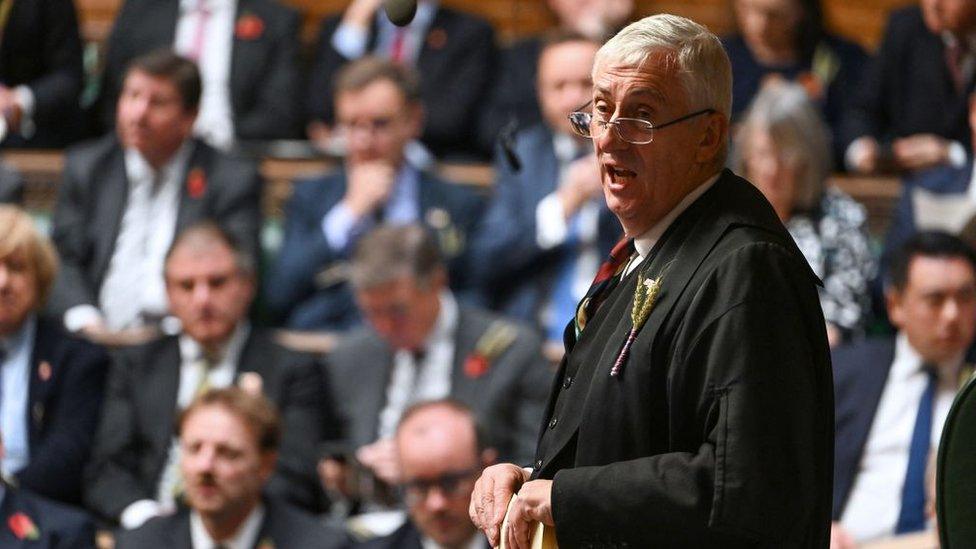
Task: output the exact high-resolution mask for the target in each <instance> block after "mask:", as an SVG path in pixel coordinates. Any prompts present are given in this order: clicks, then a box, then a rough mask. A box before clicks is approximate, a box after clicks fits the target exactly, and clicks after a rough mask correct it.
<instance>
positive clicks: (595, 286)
mask: <svg viewBox="0 0 976 549" xmlns="http://www.w3.org/2000/svg"><path fill="white" fill-rule="evenodd" d="M632 255H634V239H632V238H623V239H621V240H620V242H617V244H615V245H614V247H613V249H612V250H610V256H609V257H607V259H606V260H605V261H604V262H603V263H602V264H600V269H599V270H597V272H596V276H595V277H594V278H593V282H592V283H591V284H590V289H589V290H587V291H586V295H585V296H583V299H582V300H581V301H580V303H579V305H578V306H577V308H576V317H575V318H574V319H573V321H572V322H571V323H570V326H568V327H567V333H565V334H564V336H563V340H564V341H565V342H566V343H567V345H566V349H567V350H568V349H570V348H571V347H572V345H573V344H575V343H576V340H577V339H578V338H579V335H580V334H581V333H582V332H583V330H584V329H585V328H586V323H587V321H588V320H589V319H591V318H593V315H595V314H596V312H597V310H598V309H599V308H600V305H602V304H603V301H604V300H605V299H606V298H607V296H608V295H610V292H611V291H612V290H613V288H614V287H615V286H616V285H617V283H618V282H620V279H621V278H623V271H624V267H626V265H627V263H628V260H629V259H630V258H631V256H632ZM570 328H571V329H572V332H571V333H570V332H569V330H570ZM570 338H571V339H570ZM570 343H571V344H570Z"/></svg>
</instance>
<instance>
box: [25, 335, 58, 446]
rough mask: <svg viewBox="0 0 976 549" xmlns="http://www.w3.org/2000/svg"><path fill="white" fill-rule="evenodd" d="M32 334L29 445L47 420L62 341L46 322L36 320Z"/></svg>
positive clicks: (29, 378)
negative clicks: (48, 405)
mask: <svg viewBox="0 0 976 549" xmlns="http://www.w3.org/2000/svg"><path fill="white" fill-rule="evenodd" d="M36 326H37V328H36V329H35V331H34V346H33V349H31V356H30V359H29V360H30V362H28V364H27V368H28V380H27V383H28V397H27V412H28V429H27V437H28V441H29V445H33V443H34V442H35V441H36V440H37V439H38V437H39V436H40V432H41V431H42V430H43V427H44V421H45V419H47V414H46V412H47V402H48V400H49V397H50V392H51V389H52V388H53V387H54V385H55V377H57V376H58V375H60V371H55V367H59V366H60V365H61V353H62V346H61V339H60V338H59V337H57V333H56V329H53V328H52V327H50V326H49V325H48V323H47V321H45V320H43V319H40V318H39V319H37V325H36Z"/></svg>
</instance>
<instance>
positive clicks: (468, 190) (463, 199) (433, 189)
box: [420, 172, 484, 212]
mask: <svg viewBox="0 0 976 549" xmlns="http://www.w3.org/2000/svg"><path fill="white" fill-rule="evenodd" d="M420 184H421V185H424V186H426V187H427V188H428V191H429V195H430V196H431V197H432V198H433V199H434V201H435V202H440V203H441V205H442V206H444V207H446V208H449V209H454V210H461V211H465V212H467V211H469V210H471V209H472V208H477V207H479V206H480V205H482V204H483V203H484V198H483V197H482V196H481V195H479V194H478V193H477V192H476V191H475V189H474V188H473V187H471V186H470V185H466V184H464V183H458V182H455V181H448V180H446V179H443V178H441V177H440V176H439V175H437V174H434V173H431V172H421V173H420Z"/></svg>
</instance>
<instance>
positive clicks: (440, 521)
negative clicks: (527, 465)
mask: <svg viewBox="0 0 976 549" xmlns="http://www.w3.org/2000/svg"><path fill="white" fill-rule="evenodd" d="M396 454H397V459H398V461H399V465H400V469H401V473H402V477H403V482H402V484H401V486H400V488H401V491H402V493H403V499H404V501H405V502H406V504H407V510H408V511H409V513H410V520H408V521H407V522H406V523H405V524H404V525H403V526H401V527H400V528H399V529H398V530H397V531H396V532H394V533H393V534H391V535H390V536H387V537H384V538H379V539H376V540H373V541H371V542H369V543H367V544H365V545H364V546H363V547H362V549H402V548H409V547H424V548H436V549H481V548H483V547H486V544H485V540H484V538H483V537H481V536H479V535H478V530H477V529H476V528H475V527H474V525H473V524H471V520H470V519H469V518H468V501H469V500H470V498H471V489H472V488H474V482H475V480H476V479H477V478H478V475H479V474H481V471H482V469H484V468H485V467H487V466H488V465H491V464H492V463H494V461H495V456H496V455H497V452H496V451H495V450H494V449H493V448H486V447H485V446H484V440H483V437H482V436H481V433H480V429H479V428H478V425H477V424H476V421H475V418H474V415H473V413H472V411H471V410H470V409H469V408H468V407H467V406H465V405H464V404H462V403H461V402H459V401H456V400H451V399H443V400H430V401H426V402H421V403H418V404H415V405H414V406H412V407H410V408H407V409H406V410H405V411H404V413H403V417H402V418H401V420H400V424H399V425H398V426H397V430H396Z"/></svg>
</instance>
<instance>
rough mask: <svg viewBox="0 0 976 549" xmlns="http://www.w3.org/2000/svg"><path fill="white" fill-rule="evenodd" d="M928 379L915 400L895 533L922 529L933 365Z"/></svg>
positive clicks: (934, 379)
mask: <svg viewBox="0 0 976 549" xmlns="http://www.w3.org/2000/svg"><path fill="white" fill-rule="evenodd" d="M925 371H926V374H927V375H928V382H927V384H926V385H925V390H924V391H923V392H922V398H921V399H920V400H919V402H918V414H917V415H916V416H915V429H914V430H913V431H912V443H911V446H910V447H909V449H908V471H907V472H906V473H905V487H904V488H903V489H902V493H901V513H900V514H899V515H898V523H897V525H896V526H895V533H896V534H904V533H907V532H915V531H918V530H924V529H925V464H926V462H927V461H928V457H929V450H930V448H931V445H932V403H933V401H934V399H935V386H936V383H937V381H936V380H937V378H936V375H935V371H934V370H933V369H932V368H926V370H925Z"/></svg>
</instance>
